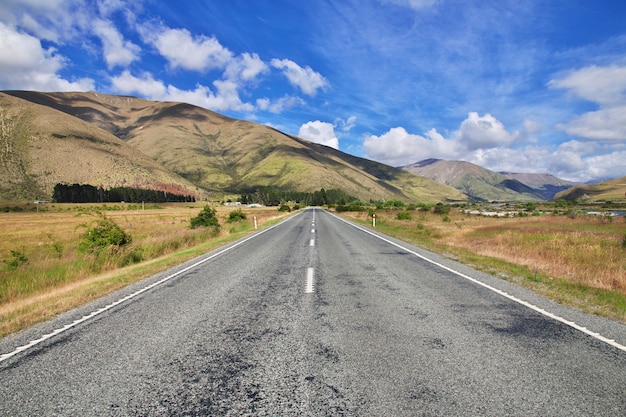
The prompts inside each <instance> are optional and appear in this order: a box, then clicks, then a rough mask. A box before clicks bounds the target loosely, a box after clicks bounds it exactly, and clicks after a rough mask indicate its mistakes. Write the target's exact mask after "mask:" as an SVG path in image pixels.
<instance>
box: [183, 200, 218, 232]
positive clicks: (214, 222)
mask: <svg viewBox="0 0 626 417" xmlns="http://www.w3.org/2000/svg"><path fill="white" fill-rule="evenodd" d="M216 213H217V212H216V211H215V209H214V208H211V207H210V206H208V205H206V206H204V208H203V209H202V211H201V212H200V213H199V214H198V215H197V216H196V217H192V218H191V220H190V226H191V228H192V229H197V228H198V227H214V228H216V229H219V228H220V222H219V220H218V219H217V216H216Z"/></svg>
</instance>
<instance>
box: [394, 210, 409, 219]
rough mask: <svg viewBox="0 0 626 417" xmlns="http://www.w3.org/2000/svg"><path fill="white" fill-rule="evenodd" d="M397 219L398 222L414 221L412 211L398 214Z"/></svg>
mask: <svg viewBox="0 0 626 417" xmlns="http://www.w3.org/2000/svg"><path fill="white" fill-rule="evenodd" d="M396 219H398V220H413V216H411V212H410V211H400V212H398V214H396Z"/></svg>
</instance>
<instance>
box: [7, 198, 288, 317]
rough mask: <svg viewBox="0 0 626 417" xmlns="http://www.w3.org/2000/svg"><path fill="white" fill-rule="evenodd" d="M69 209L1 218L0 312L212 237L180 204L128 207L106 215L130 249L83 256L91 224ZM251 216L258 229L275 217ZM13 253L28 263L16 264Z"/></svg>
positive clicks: (237, 229)
mask: <svg viewBox="0 0 626 417" xmlns="http://www.w3.org/2000/svg"><path fill="white" fill-rule="evenodd" d="M68 207H72V206H67V205H59V206H58V207H57V210H54V211H49V212H44V213H32V212H22V213H0V233H1V236H2V239H0V259H2V260H3V261H4V262H0V306H1V305H3V304H6V303H10V302H13V301H16V300H19V299H23V298H26V297H29V296H32V295H36V294H40V293H45V292H46V291H50V290H51V289H54V288H58V287H61V286H63V285H67V284H69V283H73V282H77V281H81V280H85V279H87V278H89V277H93V276H95V275H98V274H102V273H105V272H107V271H112V270H115V269H117V268H120V267H124V266H127V265H132V264H135V263H138V262H141V261H145V260H151V259H155V258H158V257H161V256H164V255H167V254H171V253H173V252H175V251H178V250H181V249H185V248H190V247H194V246H196V245H198V244H200V243H202V242H205V241H207V240H210V239H214V238H216V237H217V235H216V234H215V232H214V230H213V229H205V228H199V229H194V230H192V229H190V228H189V219H190V218H191V217H192V216H194V215H197V214H198V212H199V211H200V209H201V206H198V205H196V206H194V205H191V206H190V205H186V204H179V205H169V206H166V207H165V208H162V209H161V210H141V209H140V207H133V209H132V210H119V209H118V210H111V211H108V213H107V217H108V218H110V219H111V220H113V221H114V222H115V223H116V224H118V225H119V226H120V227H121V228H122V229H124V231H125V232H127V233H129V234H130V235H132V237H133V243H132V244H130V245H127V246H123V247H108V248H105V249H102V250H98V251H93V252H84V251H80V250H79V242H80V236H81V234H82V233H84V231H85V227H84V225H85V224H86V223H88V221H89V220H90V219H91V218H89V217H85V215H84V211H85V207H84V206H79V207H80V208H79V210H71V208H70V211H68ZM107 208H108V207H107ZM99 209H100V208H99ZM218 210H219V211H218V215H220V216H221V219H220V222H221V223H222V224H224V223H225V218H226V216H227V215H228V213H227V211H226V210H225V209H224V208H221V207H220V208H218ZM253 214H254V215H256V216H257V217H259V219H258V221H259V223H261V222H263V221H265V220H266V219H270V218H272V217H277V216H278V213H277V212H276V210H275V208H274V209H271V210H269V209H257V210H256V212H254V213H253ZM251 223H252V220H248V221H246V220H244V221H241V222H239V223H237V224H235V225H232V227H230V228H228V229H227V230H225V231H223V232H221V233H222V235H230V234H238V233H244V232H246V231H247V230H250V228H251V227H252V226H251ZM15 253H19V254H22V255H23V256H24V258H25V259H27V261H26V262H23V263H19V262H18V263H19V264H15V262H14V260H15V259H16V257H15V255H14V254H15Z"/></svg>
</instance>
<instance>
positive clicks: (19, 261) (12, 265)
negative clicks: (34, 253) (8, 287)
mask: <svg viewBox="0 0 626 417" xmlns="http://www.w3.org/2000/svg"><path fill="white" fill-rule="evenodd" d="M27 262H28V258H27V257H26V255H24V252H20V251H18V250H11V257H10V258H9V259H5V260H4V263H5V264H6V265H7V268H8V269H9V270H11V269H17V268H19V267H20V266H22V265H24V264H25V263H27Z"/></svg>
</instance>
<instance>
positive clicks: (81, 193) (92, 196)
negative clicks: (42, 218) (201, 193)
mask: <svg viewBox="0 0 626 417" xmlns="http://www.w3.org/2000/svg"><path fill="white" fill-rule="evenodd" d="M52 199H53V201H54V202H56V203H116V202H122V201H125V202H128V203H141V202H146V203H189V202H195V201H196V198H195V197H194V196H193V195H182V194H174V193H169V192H166V191H160V190H144V189H141V188H131V187H113V188H108V189H105V188H103V187H94V186H93V185H89V184H57V185H55V186H54V193H53V194H52Z"/></svg>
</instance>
